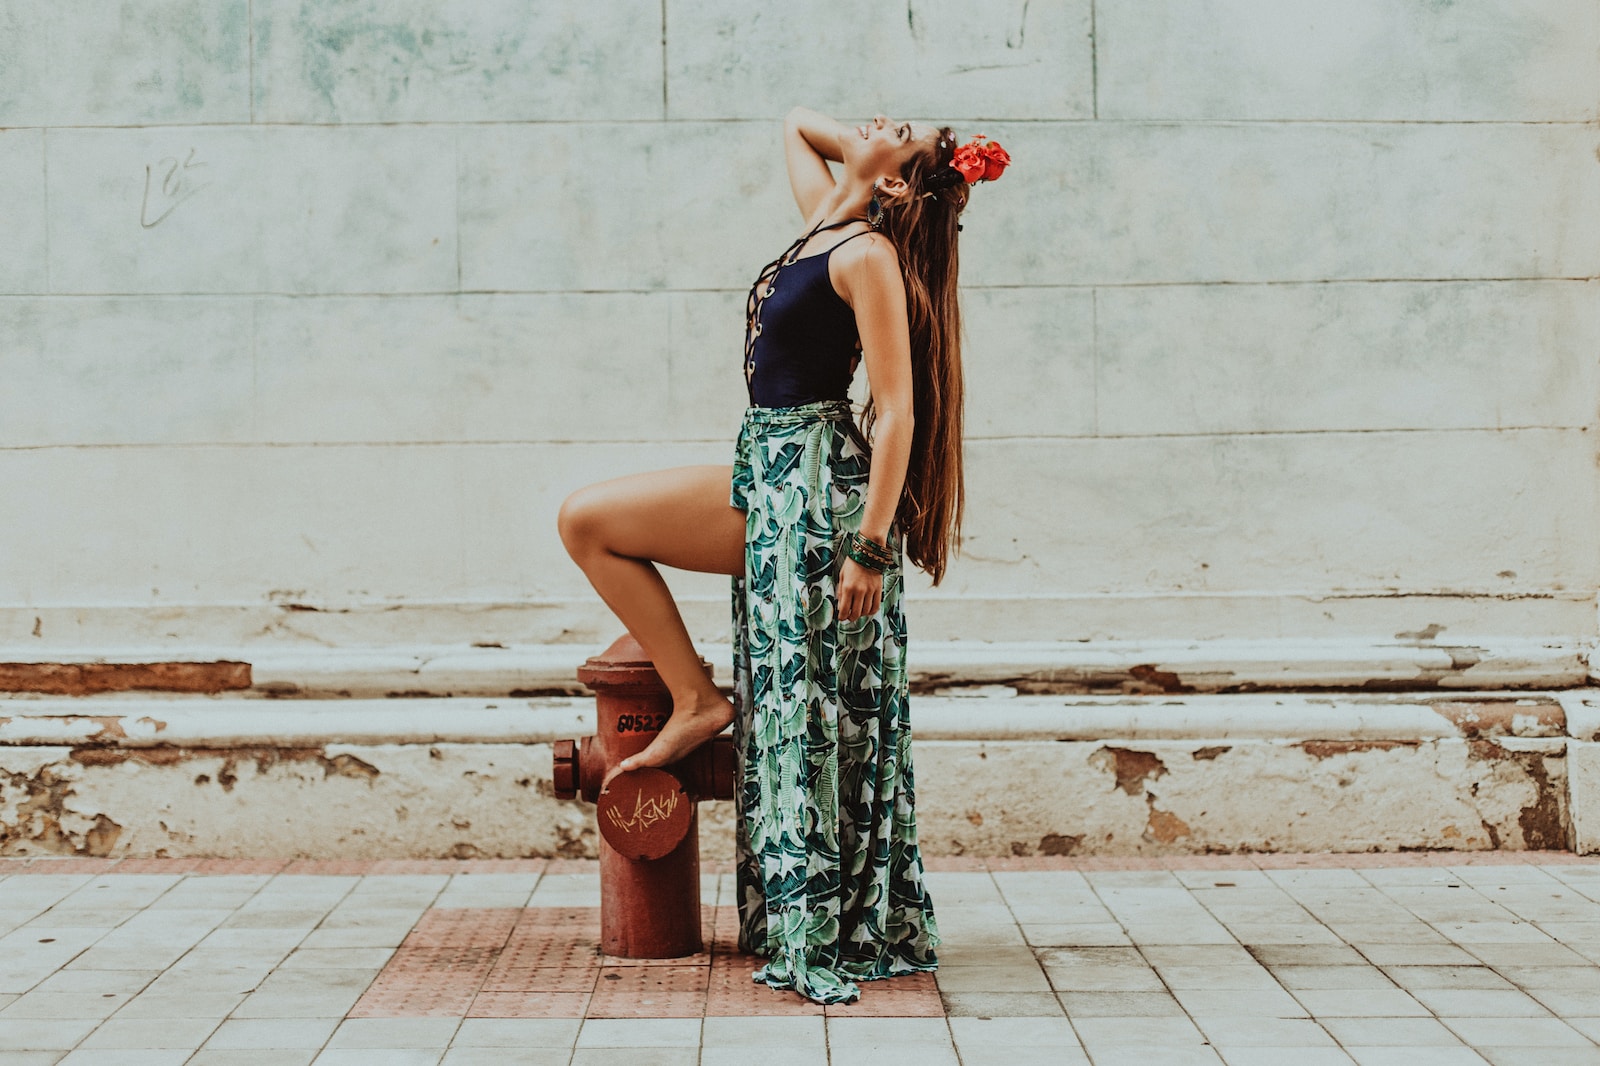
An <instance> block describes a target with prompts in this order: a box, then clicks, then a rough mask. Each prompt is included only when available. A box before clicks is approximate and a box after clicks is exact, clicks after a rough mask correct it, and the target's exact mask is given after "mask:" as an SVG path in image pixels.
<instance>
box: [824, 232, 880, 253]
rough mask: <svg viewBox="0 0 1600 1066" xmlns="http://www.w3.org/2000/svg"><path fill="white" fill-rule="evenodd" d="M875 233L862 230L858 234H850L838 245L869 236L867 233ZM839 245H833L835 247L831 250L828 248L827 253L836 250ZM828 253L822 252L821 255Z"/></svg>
mask: <svg viewBox="0 0 1600 1066" xmlns="http://www.w3.org/2000/svg"><path fill="white" fill-rule="evenodd" d="M876 232H877V231H876V230H870V229H864V230H862V231H861V232H860V233H852V234H850V236H848V237H846V238H845V239H844V240H842V241H840V242H839V244H848V243H849V242H850V241H853V240H855V239H856V238H857V237H865V236H866V235H867V234H869V233H876ZM839 244H835V245H834V246H833V248H829V249H828V252H831V251H833V250H834V248H838V247H839ZM828 252H824V253H822V254H823V255H827V254H828Z"/></svg>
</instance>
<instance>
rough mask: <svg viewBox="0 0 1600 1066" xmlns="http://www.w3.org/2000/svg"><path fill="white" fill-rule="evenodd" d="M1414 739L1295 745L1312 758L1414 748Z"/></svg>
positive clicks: (1321, 741) (1302, 742) (1416, 743)
mask: <svg viewBox="0 0 1600 1066" xmlns="http://www.w3.org/2000/svg"><path fill="white" fill-rule="evenodd" d="M1419 743H1421V742H1420V741H1416V740H1302V741H1301V742H1300V743H1298V744H1296V745H1295V747H1297V748H1299V749H1300V750H1301V751H1304V752H1305V753H1306V754H1307V755H1310V756H1311V757H1312V758H1314V759H1331V758H1333V757H1334V756H1336V755H1350V754H1353V753H1357V752H1368V751H1390V750H1392V749H1394V748H1414V747H1416V746H1417V745H1418V744H1419Z"/></svg>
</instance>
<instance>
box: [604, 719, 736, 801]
mask: <svg viewBox="0 0 1600 1066" xmlns="http://www.w3.org/2000/svg"><path fill="white" fill-rule="evenodd" d="M731 721H733V704H732V703H729V702H728V701H727V700H725V699H723V698H722V697H720V696H719V697H717V699H716V700H715V701H712V702H709V703H695V704H679V705H676V706H674V707H673V708H672V714H671V715H670V716H669V717H668V718H667V724H666V725H665V726H664V727H663V728H662V730H661V732H660V733H658V734H656V738H655V739H654V740H652V741H651V742H650V745H649V746H648V747H647V748H645V749H644V750H643V751H641V752H639V754H637V755H630V756H628V757H627V758H626V759H623V760H622V761H621V762H619V763H617V765H616V766H613V767H612V768H611V772H610V773H608V774H606V776H605V780H603V781H601V782H600V791H601V792H604V791H605V790H606V789H607V788H608V787H609V786H610V784H611V779H612V778H614V777H616V776H617V775H618V774H625V773H627V772H628V771H629V770H637V769H639V768H641V767H644V766H666V765H668V764H669V763H675V762H677V761H678V760H679V759H682V758H683V757H684V756H686V755H688V754H689V753H690V752H691V751H693V750H694V749H696V748H698V747H699V746H700V745H702V744H704V743H705V742H706V741H708V740H710V739H711V738H712V737H714V736H716V735H717V734H718V733H720V732H722V731H723V730H724V729H726V728H727V726H728V723H729V722H731Z"/></svg>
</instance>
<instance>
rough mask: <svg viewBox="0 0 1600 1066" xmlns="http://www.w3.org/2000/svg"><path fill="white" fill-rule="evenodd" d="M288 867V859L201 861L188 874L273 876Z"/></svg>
mask: <svg viewBox="0 0 1600 1066" xmlns="http://www.w3.org/2000/svg"><path fill="white" fill-rule="evenodd" d="M287 865H289V860H288V859H201V860H200V861H199V862H198V863H196V864H195V867H194V869H193V870H191V871H189V872H190V873H196V874H234V875H238V874H275V873H278V872H279V871H280V870H282V869H283V868H284V867H285V866H287Z"/></svg>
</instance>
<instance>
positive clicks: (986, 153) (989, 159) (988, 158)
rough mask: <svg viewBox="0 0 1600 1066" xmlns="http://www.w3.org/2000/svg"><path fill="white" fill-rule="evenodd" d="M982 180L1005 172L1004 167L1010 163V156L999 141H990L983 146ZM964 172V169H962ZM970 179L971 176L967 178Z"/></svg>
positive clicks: (992, 178)
mask: <svg viewBox="0 0 1600 1066" xmlns="http://www.w3.org/2000/svg"><path fill="white" fill-rule="evenodd" d="M982 151H983V164H984V166H983V180H984V181H993V180H994V179H996V178H998V177H999V176H1000V175H1002V174H1004V173H1005V172H1006V167H1008V166H1010V165H1011V156H1010V155H1009V154H1008V153H1007V152H1006V150H1005V149H1004V148H1001V147H1000V142H999V141H990V142H989V143H988V144H986V145H984V146H983V149H982ZM963 173H965V171H963ZM967 180H968V181H971V180H972V179H971V178H968V179H967Z"/></svg>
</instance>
